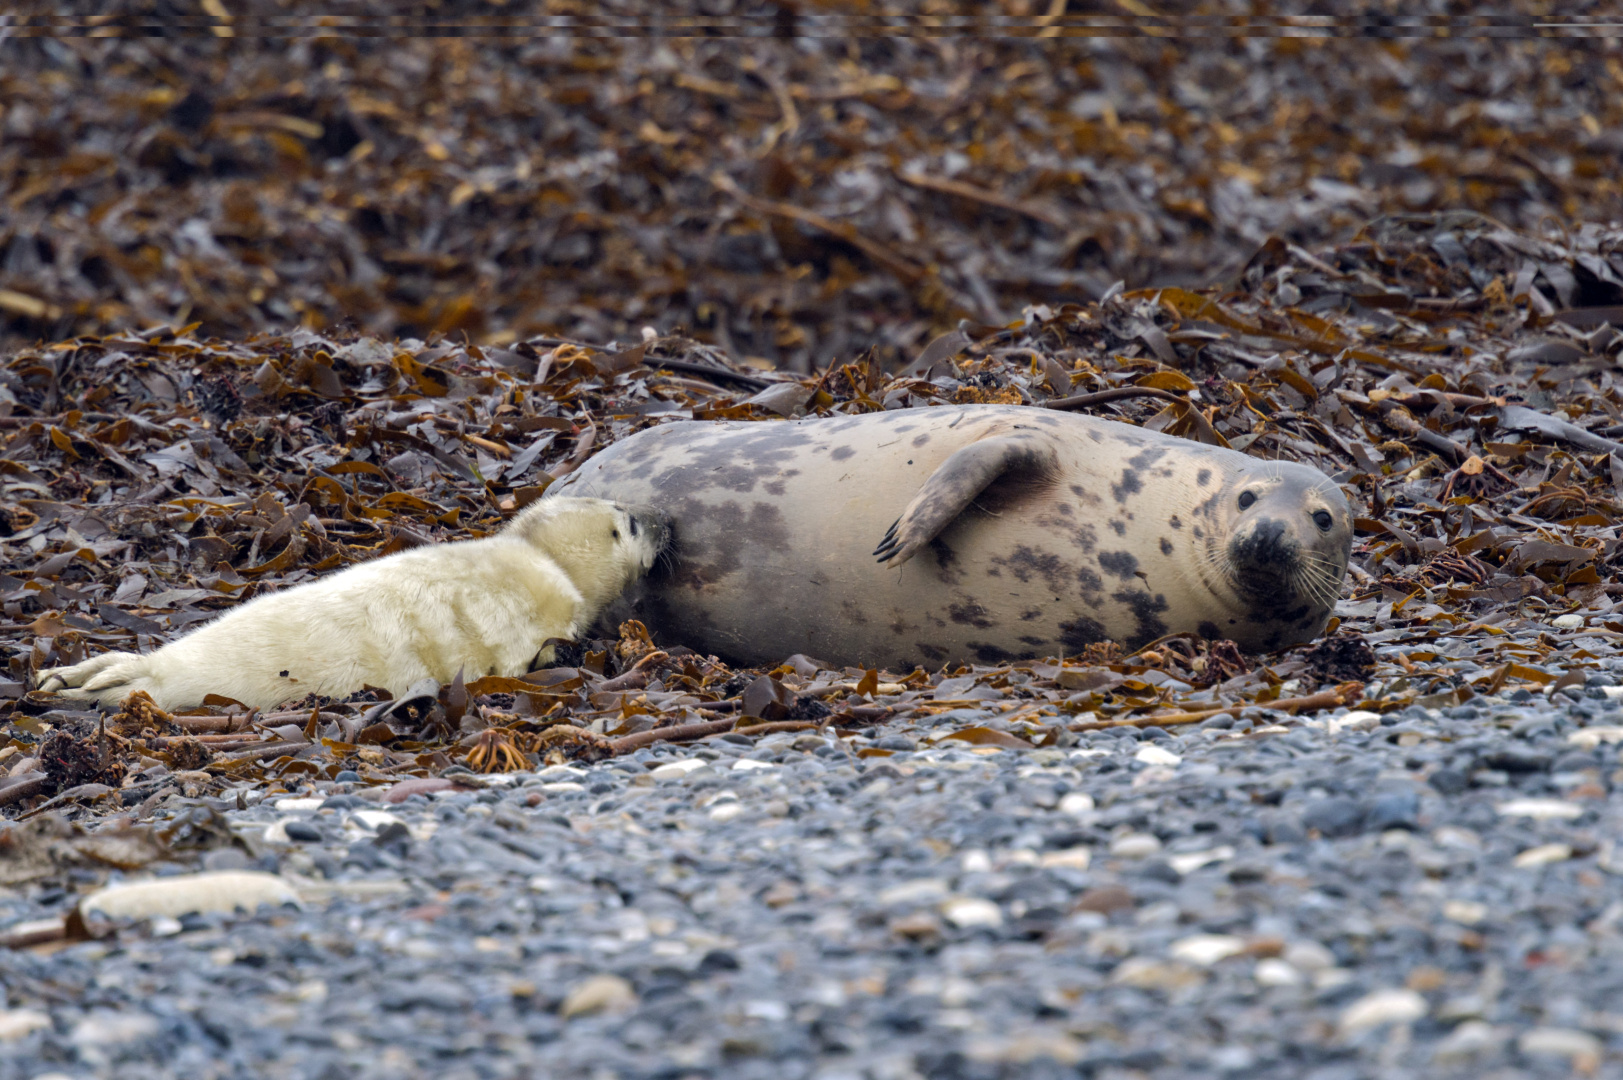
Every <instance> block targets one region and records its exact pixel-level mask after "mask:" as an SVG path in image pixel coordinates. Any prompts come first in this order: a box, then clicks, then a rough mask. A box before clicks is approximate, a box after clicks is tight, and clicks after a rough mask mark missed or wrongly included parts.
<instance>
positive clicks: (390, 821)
mask: <svg viewBox="0 0 1623 1080" xmlns="http://www.w3.org/2000/svg"><path fill="white" fill-rule="evenodd" d="M349 816H350V818H351V819H353V820H355V821H359V822H360V823H361V824H362V825H365V826H366V827H367V828H368V829H371V830H372V831H374V832H376V831H377V830H379V829H382V828H384V827H385V826H389V825H399V824H401V821H400V819H399V818H398V817H396V816H395V815H394V814H391V813H389V811H387V810H357V811H355V812H354V813H353V814H351V815H349Z"/></svg>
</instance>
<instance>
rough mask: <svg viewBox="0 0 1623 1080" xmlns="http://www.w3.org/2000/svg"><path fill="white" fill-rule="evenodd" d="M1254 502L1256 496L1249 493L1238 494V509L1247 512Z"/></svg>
mask: <svg viewBox="0 0 1623 1080" xmlns="http://www.w3.org/2000/svg"><path fill="white" fill-rule="evenodd" d="M1256 501H1257V496H1256V495H1255V494H1254V493H1252V492H1249V491H1242V492H1240V509H1241V510H1249V509H1251V504H1252V503H1254V502H1256Z"/></svg>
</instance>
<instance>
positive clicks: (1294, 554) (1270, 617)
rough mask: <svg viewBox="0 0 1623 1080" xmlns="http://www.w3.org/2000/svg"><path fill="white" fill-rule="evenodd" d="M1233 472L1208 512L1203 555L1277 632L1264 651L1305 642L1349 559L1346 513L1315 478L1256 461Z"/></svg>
mask: <svg viewBox="0 0 1623 1080" xmlns="http://www.w3.org/2000/svg"><path fill="white" fill-rule="evenodd" d="M1258 466H1259V467H1258V468H1256V469H1248V470H1246V471H1245V472H1244V473H1236V474H1235V475H1234V476H1232V477H1231V478H1230V480H1229V482H1228V483H1227V484H1225V485H1224V489H1223V492H1222V493H1221V494H1220V495H1219V496H1217V502H1216V504H1215V505H1213V507H1212V511H1213V515H1212V516H1213V518H1214V519H1215V520H1216V521H1218V522H1221V523H1222V524H1223V526H1224V527H1223V528H1221V529H1219V530H1218V531H1217V533H1216V535H1214V536H1212V537H1210V538H1209V542H1208V544H1207V549H1206V555H1207V559H1208V562H1209V563H1210V564H1212V565H1213V568H1214V569H1215V570H1217V572H1218V574H1219V575H1220V576H1221V577H1222V578H1223V579H1224V580H1225V581H1226V582H1227V583H1228V585H1229V586H1230V588H1232V589H1233V590H1234V591H1235V593H1237V594H1238V595H1239V597H1240V598H1241V599H1242V600H1243V601H1244V602H1245V604H1246V605H1247V607H1249V608H1250V621H1251V622H1254V623H1266V624H1269V625H1278V626H1280V627H1281V628H1283V630H1284V632H1283V633H1282V634H1281V635H1280V636H1279V640H1278V641H1277V642H1272V643H1270V646H1269V647H1277V646H1282V645H1288V644H1292V643H1294V642H1296V641H1306V640H1308V639H1310V638H1311V637H1313V636H1314V635H1316V634H1317V633H1319V631H1320V630H1322V629H1323V628H1324V624H1325V623H1326V622H1327V621H1329V618H1330V612H1331V611H1332V610H1333V609H1334V608H1335V606H1336V600H1337V598H1338V597H1339V596H1340V595H1341V583H1342V581H1343V579H1345V578H1346V576H1347V559H1348V557H1349V556H1350V555H1351V554H1352V528H1353V526H1352V510H1351V508H1350V507H1348V505H1347V499H1346V497H1345V496H1344V495H1342V493H1341V490H1340V489H1339V488H1337V487H1336V486H1335V484H1333V483H1331V482H1330V480H1329V479H1328V478H1327V477H1325V475H1324V474H1323V473H1320V472H1318V471H1317V470H1315V469H1310V468H1307V467H1306V466H1302V465H1294V464H1290V463H1287V462H1259V463H1258Z"/></svg>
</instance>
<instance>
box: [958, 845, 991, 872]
mask: <svg viewBox="0 0 1623 1080" xmlns="http://www.w3.org/2000/svg"><path fill="white" fill-rule="evenodd" d="M958 867H959V869H961V870H963V872H964V873H966V874H989V873H991V872H992V856H990V855H988V854H987V853H986V852H984V851H982V850H981V849H980V848H970V849H969V850H968V851H966V852H964V853H963V854H962V855H960V856H959V857H958Z"/></svg>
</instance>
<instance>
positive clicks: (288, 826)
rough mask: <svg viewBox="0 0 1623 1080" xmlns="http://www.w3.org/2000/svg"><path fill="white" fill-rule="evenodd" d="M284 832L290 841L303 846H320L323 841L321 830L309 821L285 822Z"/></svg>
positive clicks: (283, 825) (283, 824)
mask: <svg viewBox="0 0 1623 1080" xmlns="http://www.w3.org/2000/svg"><path fill="white" fill-rule="evenodd" d="M282 831H283V832H285V833H286V834H287V838H288V839H289V840H294V841H297V842H298V843H301V844H318V843H320V842H321V839H322V836H321V830H320V829H318V828H316V827H315V826H314V825H312V824H310V823H309V822H308V821H284V822H283V823H282Z"/></svg>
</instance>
